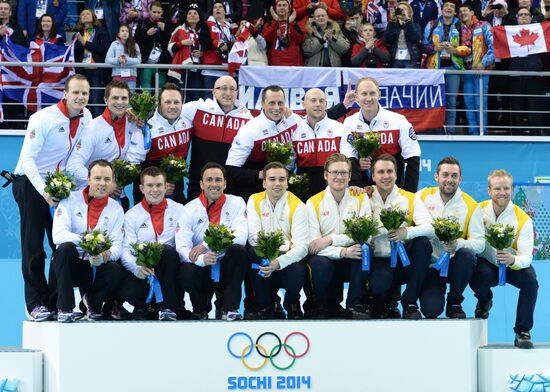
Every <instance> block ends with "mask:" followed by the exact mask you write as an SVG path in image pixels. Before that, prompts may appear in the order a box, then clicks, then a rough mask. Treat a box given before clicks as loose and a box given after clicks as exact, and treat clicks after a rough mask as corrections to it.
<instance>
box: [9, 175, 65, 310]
mask: <svg viewBox="0 0 550 392" xmlns="http://www.w3.org/2000/svg"><path fill="white" fill-rule="evenodd" d="M12 192H13V196H14V197H15V201H16V202H17V205H18V207H19V214H20V217H21V269H22V270H23V280H24V285H25V303H26V305H27V310H28V312H29V313H30V312H31V311H32V309H33V308H34V307H36V306H40V305H44V306H47V307H53V306H54V305H55V303H52V298H51V296H52V290H51V289H50V288H49V287H48V283H47V281H46V275H45V273H44V268H45V266H46V263H45V259H46V252H45V251H44V233H46V235H47V236H48V242H49V244H50V248H51V249H52V251H53V250H55V245H54V243H53V240H52V215H51V212H50V206H49V205H48V203H46V200H44V198H43V197H42V196H41V195H40V194H39V193H38V192H37V190H36V189H35V188H34V186H33V185H32V184H31V182H30V181H29V179H28V178H27V176H19V177H17V178H16V179H15V180H14V181H13V189H12ZM51 275H52V272H51V270H50V276H51Z"/></svg>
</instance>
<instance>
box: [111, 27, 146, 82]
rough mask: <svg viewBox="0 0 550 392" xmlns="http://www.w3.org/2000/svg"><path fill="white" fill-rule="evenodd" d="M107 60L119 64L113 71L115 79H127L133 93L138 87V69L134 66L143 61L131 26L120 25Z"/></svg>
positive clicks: (112, 63) (112, 74)
mask: <svg viewBox="0 0 550 392" xmlns="http://www.w3.org/2000/svg"><path fill="white" fill-rule="evenodd" d="M105 62H106V63H108V64H111V65H116V66H117V67H113V69H112V72H111V76H112V77H113V80H123V81H125V82H126V84H127V85H128V87H129V88H130V91H131V92H132V93H133V92H134V91H135V89H136V80H137V70H136V68H134V67H132V66H133V65H135V64H140V63H141V52H140V51H139V46H138V44H136V41H135V40H134V37H132V31H131V30H130V26H128V25H126V24H122V25H120V27H119V29H118V37H117V39H116V41H113V42H112V43H111V46H110V47H109V50H108V51H107V56H106V57H105Z"/></svg>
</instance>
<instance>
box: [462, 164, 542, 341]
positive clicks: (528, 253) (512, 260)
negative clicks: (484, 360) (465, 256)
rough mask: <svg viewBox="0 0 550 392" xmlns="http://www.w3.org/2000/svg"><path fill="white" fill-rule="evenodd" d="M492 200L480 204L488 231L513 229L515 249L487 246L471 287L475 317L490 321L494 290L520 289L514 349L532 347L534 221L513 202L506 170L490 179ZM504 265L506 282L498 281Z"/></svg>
mask: <svg viewBox="0 0 550 392" xmlns="http://www.w3.org/2000/svg"><path fill="white" fill-rule="evenodd" d="M488 187H489V196H490V197H491V198H490V199H489V200H485V201H483V202H481V203H480V207H481V210H482V212H483V221H484V224H485V228H486V229H488V228H489V227H490V226H492V225H494V224H502V225H511V226H512V227H513V242H512V246H511V247H508V248H506V249H503V250H497V249H495V248H494V247H492V246H491V245H489V243H486V245H485V250H484V251H483V253H481V254H480V255H479V256H478V259H477V266H476V269H475V271H474V275H473V276H472V280H471V281H470V287H471V288H472V290H473V291H474V295H475V296H476V298H477V305H476V310H475V316H476V318H482V319H487V318H488V317H489V311H490V310H491V307H492V306H493V292H492V291H491V287H494V286H496V285H497V284H505V283H509V284H511V285H513V286H514V287H517V288H518V289H519V297H518V305H517V310H516V322H515V325H514V332H515V333H516V336H515V339H514V346H516V347H519V348H533V342H532V341H531V334H530V331H531V329H532V328H533V313H534V312H535V304H536V302H537V292H538V288H539V284H538V282H537V274H536V272H535V269H534V268H533V266H532V265H531V262H532V260H533V238H534V234H533V221H532V220H531V217H530V216H529V215H527V214H526V213H525V212H524V211H523V210H522V209H521V208H520V207H519V206H517V205H515V204H514V203H513V202H512V192H513V177H512V175H511V174H510V173H508V172H507V171H506V170H494V171H492V172H491V173H490V174H489V177H488ZM500 265H504V266H505V267H506V268H505V280H504V281H500V282H499V280H500V279H499V266H500Z"/></svg>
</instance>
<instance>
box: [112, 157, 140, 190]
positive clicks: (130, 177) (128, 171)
mask: <svg viewBox="0 0 550 392" xmlns="http://www.w3.org/2000/svg"><path fill="white" fill-rule="evenodd" d="M113 172H114V175H115V180H116V183H117V185H118V186H121V187H125V186H126V185H130V184H131V183H132V182H134V180H135V179H136V178H137V177H138V176H139V172H140V167H139V165H137V164H135V163H130V162H126V161H123V160H122V159H115V160H114V161H113Z"/></svg>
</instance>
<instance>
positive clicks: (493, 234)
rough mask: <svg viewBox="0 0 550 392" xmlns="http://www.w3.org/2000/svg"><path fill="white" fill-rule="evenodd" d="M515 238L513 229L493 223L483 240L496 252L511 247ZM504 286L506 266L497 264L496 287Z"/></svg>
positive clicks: (509, 226) (512, 227)
mask: <svg viewBox="0 0 550 392" xmlns="http://www.w3.org/2000/svg"><path fill="white" fill-rule="evenodd" d="M514 236H515V227H514V226H512V225H503V224H502V223H495V224H494V225H491V226H489V227H488V228H487V230H486V232H485V240H486V241H487V243H488V244H489V245H491V246H492V247H493V248H495V249H496V250H503V249H506V248H509V247H510V246H512V242H513V241H514ZM505 284H506V264H504V263H500V262H499V264H498V285H499V286H504V285H505Z"/></svg>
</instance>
